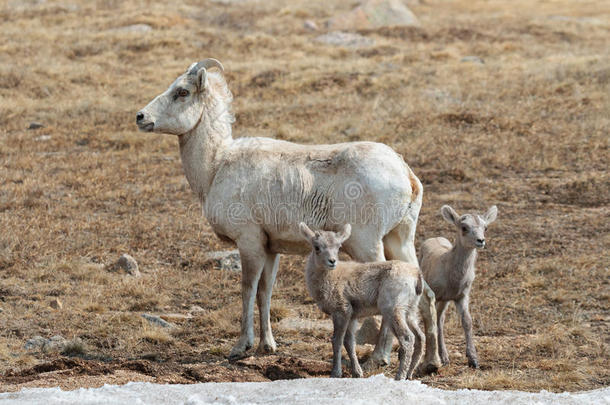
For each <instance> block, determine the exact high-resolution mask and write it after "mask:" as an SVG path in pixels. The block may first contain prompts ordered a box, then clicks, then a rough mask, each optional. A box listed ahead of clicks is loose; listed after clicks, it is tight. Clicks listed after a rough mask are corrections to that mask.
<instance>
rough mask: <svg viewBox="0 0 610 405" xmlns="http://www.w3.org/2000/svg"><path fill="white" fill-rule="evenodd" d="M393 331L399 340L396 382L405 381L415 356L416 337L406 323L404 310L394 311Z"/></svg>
mask: <svg viewBox="0 0 610 405" xmlns="http://www.w3.org/2000/svg"><path fill="white" fill-rule="evenodd" d="M392 331H393V332H394V335H396V339H398V361H399V364H398V371H397V372H396V381H400V380H404V379H405V378H406V377H407V375H408V372H407V370H408V369H410V363H411V357H412V356H413V340H414V336H413V333H412V332H411V330H409V328H408V327H407V323H406V321H405V312H404V310H398V309H397V310H394V314H393V319H392Z"/></svg>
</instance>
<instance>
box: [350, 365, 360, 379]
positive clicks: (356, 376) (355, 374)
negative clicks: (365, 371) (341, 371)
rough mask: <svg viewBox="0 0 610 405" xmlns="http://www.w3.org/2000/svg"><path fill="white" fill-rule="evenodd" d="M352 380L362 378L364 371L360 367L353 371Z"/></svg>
mask: <svg viewBox="0 0 610 405" xmlns="http://www.w3.org/2000/svg"><path fill="white" fill-rule="evenodd" d="M352 378H362V369H361V368H360V367H358V368H357V369H355V370H352Z"/></svg>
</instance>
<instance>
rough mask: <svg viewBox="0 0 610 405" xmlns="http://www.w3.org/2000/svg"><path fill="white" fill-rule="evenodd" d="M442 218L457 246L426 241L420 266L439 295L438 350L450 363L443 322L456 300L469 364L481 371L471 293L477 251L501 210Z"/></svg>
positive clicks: (449, 213) (446, 211)
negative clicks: (453, 232)
mask: <svg viewBox="0 0 610 405" xmlns="http://www.w3.org/2000/svg"><path fill="white" fill-rule="evenodd" d="M441 214H442V216H443V218H445V220H446V221H447V222H449V223H450V224H452V225H454V226H455V227H456V229H457V235H456V240H455V245H453V246H452V245H451V242H449V241H448V240H447V239H445V238H443V237H439V238H430V239H427V240H426V241H425V242H424V243H423V245H422V247H421V250H420V256H419V263H420V265H421V269H422V271H423V273H424V278H425V280H426V282H427V283H428V285H429V286H430V288H431V289H432V291H434V294H435V295H436V314H437V321H438V326H437V327H438V348H439V352H440V353H439V355H440V357H441V361H442V362H443V365H446V364H448V363H449V355H448V354H447V348H446V347H445V339H444V332H443V323H444V321H445V310H446V309H447V305H448V304H449V301H454V302H455V306H456V308H457V311H458V313H459V314H460V317H461V318H462V327H463V328H464V334H465V335H466V357H468V365H469V366H470V367H473V368H479V360H478V358H477V351H476V349H475V347H474V342H473V340H472V318H471V317H470V311H469V310H468V302H469V299H470V290H471V288H472V282H473V281H474V273H475V269H474V265H475V262H476V260H477V250H476V249H477V248H483V247H484V246H485V231H486V230H487V226H488V225H489V224H491V223H492V222H493V221H495V220H496V216H497V214H498V209H497V208H496V206H495V205H494V206H492V207H491V208H489V210H488V211H487V212H486V213H485V214H484V215H482V216H481V215H476V214H464V215H462V216H460V215H458V213H457V212H455V210H454V209H453V208H451V207H450V206H448V205H444V206H443V207H442V208H441Z"/></svg>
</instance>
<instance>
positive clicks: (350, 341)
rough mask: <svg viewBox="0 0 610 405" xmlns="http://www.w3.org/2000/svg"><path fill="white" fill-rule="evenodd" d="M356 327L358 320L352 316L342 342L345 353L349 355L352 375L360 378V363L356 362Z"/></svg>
mask: <svg viewBox="0 0 610 405" xmlns="http://www.w3.org/2000/svg"><path fill="white" fill-rule="evenodd" d="M357 327H358V321H357V320H356V319H355V318H352V319H351V320H350V321H349V325H348V327H347V332H346V333H345V339H343V344H344V346H345V350H347V354H348V356H349V361H350V363H351V364H352V377H354V378H360V377H362V369H361V368H360V363H359V362H358V356H357V355H356V328H357Z"/></svg>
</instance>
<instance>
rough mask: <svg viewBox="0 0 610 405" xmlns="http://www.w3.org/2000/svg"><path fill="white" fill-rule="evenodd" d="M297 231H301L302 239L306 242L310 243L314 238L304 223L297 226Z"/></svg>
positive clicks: (313, 234)
mask: <svg viewBox="0 0 610 405" xmlns="http://www.w3.org/2000/svg"><path fill="white" fill-rule="evenodd" d="M299 231H301V235H303V237H304V238H305V239H307V241H308V242H311V240H312V239H313V238H314V237H315V236H316V234H315V233H314V232H313V231H312V230H311V229H309V227H308V226H307V224H306V223H305V222H301V223H300V224H299Z"/></svg>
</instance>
